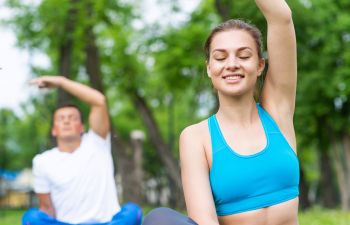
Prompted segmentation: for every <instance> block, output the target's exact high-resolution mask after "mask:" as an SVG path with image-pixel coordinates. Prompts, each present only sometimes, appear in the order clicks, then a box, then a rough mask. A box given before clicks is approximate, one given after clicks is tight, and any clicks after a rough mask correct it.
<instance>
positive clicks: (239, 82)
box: [207, 30, 265, 96]
mask: <svg viewBox="0 0 350 225" xmlns="http://www.w3.org/2000/svg"><path fill="white" fill-rule="evenodd" d="M264 66H265V62H264V60H263V59H259V57H258V52H257V47H256V43H255V40H254V39H253V37H252V36H251V35H250V34H249V33H248V32H247V31H244V30H228V31H223V32H220V33H217V34H215V36H214V37H213V39H212V42H211V45H210V57H209V61H208V62H207V73H208V76H209V77H210V78H211V80H212V83H213V86H214V88H215V89H216V90H218V92H219V93H221V94H224V95H229V96H240V95H243V94H246V93H250V92H251V93H254V87H255V83H256V80H257V78H258V76H260V75H261V72H262V71H263V69H264Z"/></svg>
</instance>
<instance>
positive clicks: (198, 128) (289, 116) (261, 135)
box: [144, 0, 299, 225]
mask: <svg viewBox="0 0 350 225" xmlns="http://www.w3.org/2000/svg"><path fill="white" fill-rule="evenodd" d="M256 4H257V6H258V7H259V9H260V10H261V12H262V13H263V14H264V16H265V18H266V21H267V24H268V34H267V48H268V60H269V66H268V71H267V74H266V78H265V81H264V86H263V89H262V93H261V97H260V99H259V103H256V102H255V100H254V90H255V85H256V82H257V79H258V77H259V76H261V74H262V72H263V70H264V67H265V61H264V58H263V54H262V47H261V46H262V43H261V34H260V32H259V31H258V30H257V29H256V28H255V27H254V26H252V25H250V24H248V23H245V22H243V21H241V20H229V21H226V22H225V23H223V24H221V25H219V26H218V27H216V28H215V29H214V30H213V31H212V33H211V34H210V35H209V37H208V39H207V42H206V45H205V51H206V57H207V61H206V64H207V73H208V76H209V77H210V79H211V81H212V83H213V86H214V88H215V89H216V90H217V94H218V99H219V103H220V105H219V109H218V112H217V113H216V114H215V115H213V116H211V117H210V118H208V119H207V120H205V121H202V122H200V123H198V124H194V125H192V126H189V127H187V128H186V129H185V130H184V131H183V132H182V134H181V136H180V159H181V173H182V181H183V188H184V193H185V200H186V206H187V210H188V215H189V217H186V216H184V215H182V214H179V213H177V212H175V211H173V210H171V209H167V208H160V209H156V210H154V211H152V212H151V213H150V214H149V215H148V216H147V217H146V218H145V221H144V224H145V225H158V224H159V225H182V224H200V225H218V224H220V225H237V224H239V225H297V224H298V217H297V213H298V195H299V192H298V185H299V163H298V159H297V156H296V140H295V133H294V127H293V114H294V107H295V94H296V80H297V63H296V40H295V31H294V26H293V21H292V15H291V10H290V9H289V7H288V5H287V3H286V2H285V1H284V0H269V1H266V0H256Z"/></svg>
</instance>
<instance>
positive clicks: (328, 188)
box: [319, 148, 337, 208]
mask: <svg viewBox="0 0 350 225" xmlns="http://www.w3.org/2000/svg"><path fill="white" fill-rule="evenodd" d="M319 161H320V168H321V174H322V175H321V177H320V179H321V180H320V199H321V203H322V205H323V206H324V207H327V208H334V207H336V205H337V192H336V188H335V187H334V186H335V185H334V182H333V181H334V179H333V174H334V173H333V169H332V165H331V159H330V157H329V151H328V148H327V149H322V150H321V151H320V156H319Z"/></svg>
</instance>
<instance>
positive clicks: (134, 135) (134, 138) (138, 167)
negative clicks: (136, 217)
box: [130, 130, 145, 205]
mask: <svg viewBox="0 0 350 225" xmlns="http://www.w3.org/2000/svg"><path fill="white" fill-rule="evenodd" d="M130 138H131V144H132V146H133V149H134V154H133V156H134V157H133V164H134V170H133V174H132V178H133V181H134V185H133V189H132V191H133V192H132V193H130V194H132V195H133V196H134V198H135V199H137V202H138V203H139V204H141V205H142V204H144V203H145V195H144V193H145V191H144V189H143V168H142V164H143V157H142V156H143V141H144V139H145V134H144V133H143V132H142V131H139V130H134V131H132V132H131V134H130Z"/></svg>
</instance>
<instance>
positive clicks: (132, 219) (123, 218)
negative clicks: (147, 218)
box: [109, 203, 142, 225]
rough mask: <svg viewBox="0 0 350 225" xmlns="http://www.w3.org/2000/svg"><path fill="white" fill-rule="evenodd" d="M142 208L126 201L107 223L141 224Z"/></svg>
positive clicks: (118, 224) (122, 224)
mask: <svg viewBox="0 0 350 225" xmlns="http://www.w3.org/2000/svg"><path fill="white" fill-rule="evenodd" d="M141 221H142V209H141V208H140V206H138V205H136V204H134V203H127V204H124V205H123V206H122V208H121V209H120V211H119V212H118V213H117V214H116V215H115V216H113V219H112V221H111V222H110V223H109V225H141Z"/></svg>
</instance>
